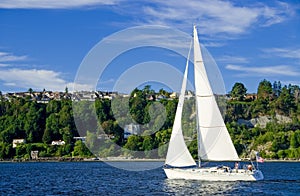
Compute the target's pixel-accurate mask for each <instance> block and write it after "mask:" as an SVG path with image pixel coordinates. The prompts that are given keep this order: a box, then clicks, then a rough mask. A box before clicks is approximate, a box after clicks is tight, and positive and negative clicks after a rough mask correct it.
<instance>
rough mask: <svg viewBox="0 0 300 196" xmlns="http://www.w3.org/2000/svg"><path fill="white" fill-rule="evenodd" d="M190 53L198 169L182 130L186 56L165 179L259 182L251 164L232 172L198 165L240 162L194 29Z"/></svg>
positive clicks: (260, 176)
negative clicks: (193, 83) (193, 86)
mask: <svg viewBox="0 0 300 196" xmlns="http://www.w3.org/2000/svg"><path fill="white" fill-rule="evenodd" d="M190 50H191V49H190ZM193 50H194V74H195V76H194V78H195V99H196V111H197V113H196V114H197V115H196V116H197V117H196V118H197V141H198V157H199V161H198V165H197V164H196V162H195V160H194V159H193V157H192V155H191V153H190V152H189V150H188V148H187V146H186V144H185V141H184V137H183V133H182V126H181V117H182V110H183V104H184V99H185V91H186V84H187V76H188V65H189V63H188V62H189V55H188V59H187V62H186V67H185V72H184V76H183V81H182V87H181V92H180V96H179V101H178V105H177V110H176V115H175V120H174V124H173V128H172V134H171V138H170V143H169V147H168V152H167V157H166V160H165V165H164V168H163V169H164V171H165V173H166V176H167V177H168V178H169V179H188V180H204V181H257V180H262V179H263V178H264V176H263V174H262V172H261V171H260V170H259V169H256V168H255V166H254V165H253V164H250V165H248V167H247V168H244V169H242V168H240V167H238V166H236V168H233V169H232V168H230V167H228V166H223V165H222V166H216V167H202V166H201V161H236V164H237V163H238V162H239V161H240V160H241V159H240V158H239V156H238V154H237V152H236V149H235V148H234V145H233V143H232V140H231V138H230V135H229V133H228V130H227V128H226V126H225V123H224V121H223V117H222V115H221V112H220V110H219V108H218V105H217V102H216V100H215V97H214V93H213V91H212V88H211V85H210V82H209V79H208V75H207V72H206V69H205V66H204V62H203V58H202V53H201V48H200V43H199V39H198V34H197V29H196V26H194V30H193ZM189 53H190V52H189ZM251 163H252V162H251Z"/></svg>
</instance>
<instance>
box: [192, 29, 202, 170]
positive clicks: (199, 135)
mask: <svg viewBox="0 0 300 196" xmlns="http://www.w3.org/2000/svg"><path fill="white" fill-rule="evenodd" d="M193 34H194V36H193V37H194V42H193V43H194V66H196V62H197V61H198V59H197V57H198V56H199V55H198V54H196V53H197V52H198V51H197V50H198V49H197V48H196V47H198V45H199V39H198V34H197V28H196V25H194V28H193ZM200 53H201V52H200ZM200 55H201V54H200ZM201 60H202V58H201ZM195 74H196V72H195ZM195 85H196V84H195ZM197 96H198V95H197V90H196V92H195V101H196V116H199V112H198V111H199V110H198V107H199V106H198V102H197ZM196 123H197V147H198V167H201V156H200V148H201V134H200V125H199V119H198V118H196Z"/></svg>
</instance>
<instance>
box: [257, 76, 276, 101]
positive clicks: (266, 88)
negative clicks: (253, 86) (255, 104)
mask: <svg viewBox="0 0 300 196" xmlns="http://www.w3.org/2000/svg"><path fill="white" fill-rule="evenodd" d="M257 98H258V99H263V100H267V101H269V100H271V99H272V98H273V89H272V84H271V82H269V81H267V80H266V79H264V80H263V81H261V82H260V83H259V85H258V89H257Z"/></svg>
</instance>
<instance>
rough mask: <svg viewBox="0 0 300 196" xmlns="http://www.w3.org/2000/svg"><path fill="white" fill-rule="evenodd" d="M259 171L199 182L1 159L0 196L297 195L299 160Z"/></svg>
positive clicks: (97, 165) (95, 166) (98, 166)
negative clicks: (254, 178)
mask: <svg viewBox="0 0 300 196" xmlns="http://www.w3.org/2000/svg"><path fill="white" fill-rule="evenodd" d="M118 164H119V165H120V166H122V165H123V166H126V167H127V166H128V165H129V166H131V167H133V168H135V167H145V168H146V167H147V166H149V165H154V166H155V164H156V165H161V164H162V163H158V162H119V163H118ZM260 169H261V170H262V171H263V173H264V176H265V180H264V181H258V182H201V181H184V180H168V179H166V176H165V174H164V172H163V170H162V168H161V167H160V168H157V169H154V170H146V171H139V172H133V171H126V170H121V169H117V168H115V167H112V166H110V165H108V164H106V163H103V162H53V163H46V162H44V163H0V172H1V173H0V195H191V194H192V195H300V163H279V162H274V163H264V164H260Z"/></svg>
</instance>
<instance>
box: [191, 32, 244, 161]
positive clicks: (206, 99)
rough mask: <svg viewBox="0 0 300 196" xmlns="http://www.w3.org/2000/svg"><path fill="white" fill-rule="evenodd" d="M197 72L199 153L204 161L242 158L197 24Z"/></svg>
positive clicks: (195, 48) (195, 49)
mask: <svg viewBox="0 0 300 196" xmlns="http://www.w3.org/2000/svg"><path fill="white" fill-rule="evenodd" d="M194 74H195V92H196V93H195V94H196V105H197V106H196V108H197V118H198V119H197V122H198V123H199V125H198V127H199V129H198V133H199V135H198V141H199V147H198V151H199V152H198V153H199V156H200V157H201V159H202V160H222V161H225V160H239V157H238V155H237V152H236V150H235V148H234V146H233V143H232V140H231V138H230V135H229V133H228V131H227V128H226V126H225V123H224V121H223V118H222V115H221V113H220V110H219V108H218V105H217V102H216V100H215V97H214V94H213V91H212V88H211V86H210V82H209V80H208V76H207V72H206V69H205V66H204V63H203V58H202V53H201V49H200V44H199V38H198V34H197V29H196V27H194Z"/></svg>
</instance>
